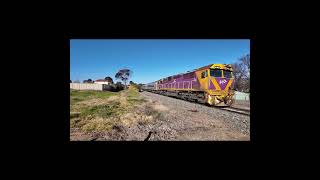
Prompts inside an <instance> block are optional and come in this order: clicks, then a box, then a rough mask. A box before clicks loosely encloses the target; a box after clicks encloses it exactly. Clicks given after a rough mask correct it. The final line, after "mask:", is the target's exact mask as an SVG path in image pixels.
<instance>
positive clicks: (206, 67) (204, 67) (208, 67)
mask: <svg viewBox="0 0 320 180" xmlns="http://www.w3.org/2000/svg"><path fill="white" fill-rule="evenodd" d="M213 65H224V66H225V65H227V64H209V65H207V66H203V67H201V68H198V69H194V70H192V71H188V72H186V73H180V74H175V75H172V76H168V77H165V78H162V79H160V80H164V79H167V78H169V77H173V76H177V75H184V74H188V73H192V72H195V71H199V70H203V69H210V68H212V66H213Z"/></svg>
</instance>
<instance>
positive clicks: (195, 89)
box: [143, 64, 234, 106]
mask: <svg viewBox="0 0 320 180" xmlns="http://www.w3.org/2000/svg"><path fill="white" fill-rule="evenodd" d="M143 89H144V90H146V91H150V92H154V93H157V94H162V95H166V96H173V97H178V98H182V99H186V100H189V101H196V102H200V103H205V104H209V105H212V106H230V105H231V104H232V103H233V102H234V77H233V69H232V66H231V64H210V65H207V66H204V67H201V68H198V69H195V70H193V71H191V72H190V71H189V72H187V73H181V74H177V75H173V76H170V77H166V78H163V79H160V80H158V81H155V82H152V83H149V84H147V85H145V86H144V87H143Z"/></svg>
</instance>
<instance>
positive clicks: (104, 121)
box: [70, 89, 146, 132]
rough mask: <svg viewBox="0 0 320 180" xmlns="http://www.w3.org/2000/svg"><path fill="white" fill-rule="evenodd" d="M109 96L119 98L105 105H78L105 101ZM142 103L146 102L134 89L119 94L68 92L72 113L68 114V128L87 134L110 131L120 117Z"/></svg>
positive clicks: (107, 92)
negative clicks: (76, 128) (93, 101)
mask: <svg viewBox="0 0 320 180" xmlns="http://www.w3.org/2000/svg"><path fill="white" fill-rule="evenodd" d="M111 96H119V98H115V99H114V100H111V101H106V103H103V104H100V105H97V104H94V103H93V104H90V103H88V104H87V103H78V102H81V101H87V100H91V99H98V100H99V99H107V98H109V97H111ZM120 97H125V98H120ZM122 101H127V102H128V103H123V102H122ZM143 102H146V100H144V99H143V98H141V97H140V96H139V93H138V91H137V90H136V89H126V90H124V91H121V92H109V91H78V90H70V112H72V113H71V114H70V127H72V128H74V127H78V128H80V129H82V130H83V131H87V132H90V131H102V130H110V128H112V126H114V125H117V124H118V123H119V120H117V119H119V118H120V117H121V115H123V114H125V113H128V112H131V111H132V110H134V107H135V105H137V104H141V103H143ZM120 125H121V124H120Z"/></svg>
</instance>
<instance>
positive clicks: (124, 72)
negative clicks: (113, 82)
mask: <svg viewBox="0 0 320 180" xmlns="http://www.w3.org/2000/svg"><path fill="white" fill-rule="evenodd" d="M131 76H132V71H131V70H130V69H120V70H119V71H118V72H117V74H116V75H115V78H116V79H120V80H121V81H123V83H124V86H125V87H127V81H128V80H129V78H130V77H131Z"/></svg>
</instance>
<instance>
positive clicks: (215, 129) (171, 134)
mask: <svg viewBox="0 0 320 180" xmlns="http://www.w3.org/2000/svg"><path fill="white" fill-rule="evenodd" d="M141 96H143V97H145V98H146V99H147V100H148V101H149V102H152V104H153V107H158V109H159V107H161V108H160V109H161V110H162V115H163V116H162V117H161V119H162V121H164V122H165V123H163V124H162V125H160V126H159V127H157V128H156V129H155V130H154V131H155V133H153V136H151V137H150V139H149V140H167V139H169V140H179V141H183V140H186V141H188V140H205V141H224V140H244V141H248V140H250V117H249V116H245V115H241V114H235V113H230V112H226V111H223V110H220V109H216V108H213V107H207V106H204V105H201V104H196V103H191V102H187V101H183V100H180V99H175V98H171V97H166V96H162V95H158V94H153V93H150V92H142V93H141Z"/></svg>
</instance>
